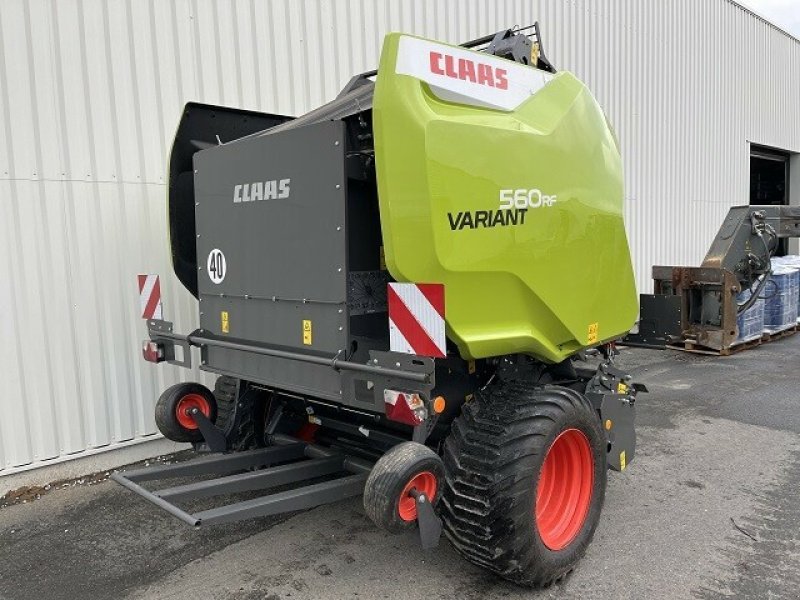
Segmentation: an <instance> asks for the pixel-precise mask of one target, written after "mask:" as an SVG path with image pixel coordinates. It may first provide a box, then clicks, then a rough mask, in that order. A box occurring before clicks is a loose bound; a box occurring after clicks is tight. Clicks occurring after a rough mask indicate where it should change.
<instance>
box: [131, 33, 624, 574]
mask: <svg viewBox="0 0 800 600" xmlns="http://www.w3.org/2000/svg"><path fill="white" fill-rule="evenodd" d="M622 203H623V189H622V171H621V160H620V153H619V148H618V145H617V141H616V139H615V136H614V134H613V132H612V129H611V127H610V126H609V124H608V122H607V120H606V117H605V115H604V113H603V111H602V110H601V108H600V107H599V106H598V104H597V102H596V100H595V98H594V97H593V96H592V94H591V93H590V91H589V90H588V89H587V88H586V86H585V85H584V84H582V83H581V82H580V81H579V80H578V79H577V78H575V77H574V76H573V75H572V74H570V73H568V72H556V70H555V69H554V68H553V66H552V65H551V64H550V63H549V61H548V60H547V59H546V58H545V56H544V54H543V52H542V49H541V44H540V40H539V32H538V26H536V25H534V26H531V27H530V28H524V29H521V30H520V29H517V30H508V31H502V32H499V33H497V34H495V35H491V36H487V37H485V38H481V39H479V40H474V41H473V42H470V43H468V44H464V45H462V46H451V45H447V44H443V43H440V42H434V41H430V40H425V39H422V38H418V37H414V36H409V35H402V34H389V35H387V36H386V39H385V41H384V46H383V51H382V55H381V60H380V65H379V68H378V69H377V71H376V72H372V73H365V74H362V75H358V76H356V77H353V79H352V80H351V81H350V82H349V83H348V84H347V86H346V87H345V89H343V90H342V92H341V93H340V94H339V96H338V97H337V98H336V99H335V100H333V101H332V102H330V103H328V104H325V105H324V106H322V107H320V108H318V109H316V110H313V111H311V112H310V113H307V114H305V115H303V116H300V117H297V118H290V117H285V116H281V115H271V114H263V113H255V112H248V111H241V110H236V109H230V108H223V107H215V106H208V105H200V104H194V103H193V104H189V105H187V106H186V109H185V111H184V115H183V118H182V120H181V124H180V126H179V128H178V132H177V135H176V138H175V143H174V146H173V150H172V156H171V160H170V182H169V196H168V204H169V226H170V246H171V252H172V257H173V265H174V268H175V273H176V275H177V277H178V279H179V280H180V281H181V283H182V284H183V285H184V286H185V287H186V288H187V289H188V290H189V291H190V292H191V293H192V294H193V295H194V296H195V297H196V298H197V299H198V306H199V318H200V327H199V328H198V329H196V330H195V331H193V332H192V333H189V334H179V333H176V332H174V331H173V327H172V323H170V322H168V321H163V320H151V321H149V322H148V331H149V339H148V340H147V341H146V342H145V344H144V354H145V358H147V359H148V360H151V361H153V362H162V361H167V362H171V363H173V364H181V365H183V366H190V365H191V357H192V354H191V348H192V347H198V348H199V349H200V367H201V369H203V370H205V371H208V372H210V373H213V374H216V376H217V381H216V387H215V389H214V391H213V392H212V391H211V390H209V389H207V388H205V387H204V386H202V385H200V384H197V383H186V384H178V385H176V386H173V387H170V388H169V389H168V390H166V391H165V392H164V394H163V395H162V396H161V398H160V399H159V401H158V404H157V407H156V421H157V424H158V427H159V429H160V430H161V432H162V433H163V434H164V435H165V436H166V437H168V438H170V439H173V440H176V441H189V442H193V443H194V444H195V447H196V448H197V450H199V451H206V452H210V453H209V454H208V455H206V456H204V457H202V458H200V459H197V461H189V462H188V463H186V464H179V465H169V466H167V467H164V466H160V467H157V468H156V469H155V471H154V470H153V468H150V470H147V469H144V470H140V471H135V472H132V473H118V474H116V475H115V479H117V481H119V482H120V483H122V484H123V485H126V486H127V487H129V488H130V489H132V490H134V491H136V492H137V493H139V494H141V495H143V496H144V497H145V498H147V499H149V500H151V501H153V502H154V503H156V504H158V505H159V506H161V507H162V508H165V509H166V510H168V511H169V512H171V513H172V514H174V515H175V516H177V517H179V518H181V519H183V520H185V521H187V522H189V523H193V524H195V525H199V524H201V523H224V522H228V521H232V520H234V519H239V518H245V517H252V516H258V515H265V514H275V513H277V512H285V511H290V510H297V509H300V508H309V507H312V506H317V505H320V504H324V503H326V502H332V501H335V500H339V499H341V498H346V497H350V496H357V495H359V494H362V493H363V502H364V508H365V511H366V514H367V515H368V516H369V517H370V518H371V519H372V520H373V521H374V522H375V523H376V525H378V526H379V527H382V528H384V529H386V530H387V531H392V532H402V531H406V530H408V529H410V528H414V527H416V528H418V529H419V532H420V535H421V539H422V544H423V546H424V547H426V548H428V547H432V546H435V544H436V543H437V541H438V539H439V533H440V532H441V531H443V532H444V534H445V535H446V537H447V539H448V540H449V541H450V543H451V544H452V545H453V546H454V547H455V548H456V549H457V550H458V552H459V553H460V554H461V555H462V556H464V557H465V558H466V559H467V560H469V561H471V562H473V563H475V564H478V565H480V566H482V567H485V568H487V569H489V570H491V571H494V572H496V573H499V574H500V575H502V576H503V577H506V578H508V579H510V580H512V581H515V582H518V583H521V584H526V585H533V586H544V585H549V584H550V583H552V582H554V581H557V580H559V579H560V578H562V577H564V576H565V575H566V574H567V573H568V572H569V571H570V570H571V569H572V568H573V567H574V565H575V563H576V561H577V560H578V559H579V558H580V557H581V556H582V555H583V553H584V552H585V550H586V547H587V546H588V544H589V543H590V541H591V539H592V536H593V534H594V531H595V528H596V526H597V523H598V520H599V518H600V513H601V509H602V506H603V500H604V496H605V488H606V473H607V469H608V468H609V467H610V468H613V469H616V470H622V469H625V467H626V466H627V464H628V463H630V461H631V460H632V459H633V453H634V450H635V432H634V402H635V395H636V391H637V389H639V386H635V385H634V384H632V383H631V377H630V376H629V375H627V374H626V373H625V372H623V371H621V370H620V369H618V368H617V366H615V364H614V362H613V359H614V356H615V354H616V351H615V348H614V343H613V342H614V340H615V339H618V338H619V337H621V336H622V335H624V334H625V333H626V332H627V331H628V329H629V328H630V327H631V325H632V324H633V322H634V320H635V318H636V314H637V298H636V294H635V286H634V282H633V275H632V268H631V260H630V255H629V250H628V243H627V238H626V234H625V228H624V223H623V206H622ZM207 474H214V475H216V476H217V477H216V478H214V479H210V480H206V479H203V480H200V481H198V482H196V483H189V484H182V485H179V486H173V487H171V488H166V489H163V488H162V489H160V490H159V491H158V492H150V491H148V490H146V489H145V488H144V487H143V486H142V485H141V482H144V481H149V480H155V479H161V478H169V477H186V476H195V475H207ZM276 487H278V490H279V491H274V488H276ZM252 490H272V491H271V492H270V493H269V494H266V495H264V496H262V497H260V498H257V499H248V500H244V501H240V502H234V503H233V504H228V505H226V506H222V507H219V508H214V509H206V510H204V511H201V512H196V513H192V512H190V510H189V509H184V508H179V507H178V506H177V504H178V502H191V501H193V500H195V499H197V498H201V497H208V496H219V495H223V494H230V493H238V492H245V491H252Z"/></svg>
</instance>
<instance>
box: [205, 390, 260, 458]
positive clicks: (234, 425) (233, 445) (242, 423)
mask: <svg viewBox="0 0 800 600" xmlns="http://www.w3.org/2000/svg"><path fill="white" fill-rule="evenodd" d="M240 385H241V380H239V379H237V378H236V377H230V376H228V375H222V376H220V377H218V378H217V381H216V383H215V384H214V397H215V398H216V400H217V407H218V408H217V411H218V412H217V421H216V426H217V427H219V428H220V429H221V430H222V431H224V432H225V437H226V438H227V440H228V448H229V450H232V451H241V450H251V449H253V448H258V447H260V446H263V445H264V444H263V423H262V422H263V416H264V415H263V409H264V406H263V404H264V402H263V400H264V399H263V394H259V393H258V392H256V391H255V390H252V389H250V390H246V391H244V392H243V393H242V392H241V390H240ZM237 403H238V404H239V405H238V406H237Z"/></svg>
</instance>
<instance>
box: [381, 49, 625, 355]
mask: <svg viewBox="0 0 800 600" xmlns="http://www.w3.org/2000/svg"><path fill="white" fill-rule="evenodd" d="M403 39H411V40H418V41H421V42H423V43H425V44H435V49H436V48H438V50H437V51H436V56H435V57H434V56H433V52H431V54H432V56H431V57H430V64H431V69H433V70H434V71H435V72H436V73H437V74H438V73H442V72H444V73H445V74H446V75H448V76H450V77H452V78H453V79H455V78H457V77H460V78H461V79H462V80H463V79H465V78H466V79H468V80H469V79H471V78H474V76H475V73H474V69H473V67H475V66H477V67H478V68H482V67H481V66H480V65H484V64H489V65H490V67H491V68H495V69H496V68H498V67H497V65H501V66H502V65H510V66H509V67H508V68H509V70H510V69H511V68H512V67H513V69H516V70H517V71H515V72H517V73H518V69H528V70H530V71H533V72H535V74H536V76H540V77H541V78H542V79H543V80H544V81H545V83H544V84H543V85H542V86H541V87H540V88H538V91H535V93H533V94H532V95H526V97H525V99H524V100H523V101H522V102H521V103H520V104H518V105H517V106H515V107H513V108H507V107H506V108H503V109H498V108H497V107H485V106H475V105H469V104H466V103H464V102H463V97H462V98H461V99H459V98H455V99H454V98H453V96H452V95H450V96H448V94H446V93H443V92H442V91H441V89H440V88H438V87H437V86H432V85H431V84H430V83H429V82H428V83H426V82H425V81H423V80H422V79H420V78H417V77H415V76H412V75H408V74H403V73H398V72H397V71H398V70H400V69H398V68H397V66H398V56H399V53H400V52H401V49H402V48H405V47H406V46H404V45H403V44H404V42H403V41H402V40H403ZM406 44H409V42H406ZM431 47H433V46H431ZM422 50H423V51H426V52H427V50H426V49H425V48H424V47H423V48H422ZM448 52H451V53H452V54H453V55H454V56H455V58H453V59H452V60H453V61H454V62H446V60H449V59H443V58H442V56H443V55H447V54H448ZM467 54H468V55H469V56H473V57H474V61H475V63H474V64H473V65H472V67H469V65H467V64H466V63H463V62H462V63H460V64H459V62H458V57H464V56H466V55H467ZM422 58H423V60H422V62H421V63H420V64H422V65H423V66H424V64H425V63H424V60H427V55H426V56H423V57H422ZM498 61H499V62H498ZM468 62H469V59H467V63H468ZM465 65H466V67H465ZM459 66H460V67H461V70H460V71H459V70H458V67H459ZM465 69H466V70H465ZM522 75H525V73H522ZM494 76H495V77H496V78H498V79H497V80H496V81H495V82H494V83H495V86H496V87H500V85H501V84H502V78H503V76H502V75H499V74H498V72H497V71H495V72H494ZM508 77H509V80H511V75H510V74H509V76H508ZM468 83H471V82H468ZM476 85H477V83H476ZM506 85H508V88H513V87H514V85H515V83H514V81H511V83H510V84H506ZM483 86H484V87H486V86H487V81H486V77H484V78H483ZM502 91H503V90H497V89H495V90H490V92H491V93H492V94H498V93H500V92H502ZM443 98H446V99H443ZM373 126H374V131H375V159H376V169H377V176H378V196H379V203H380V216H381V227H382V233H383V241H384V253H385V258H386V265H387V268H388V269H389V272H390V273H391V275H392V277H394V278H395V279H396V280H397V281H404V282H416V283H443V284H444V286H445V302H446V322H447V334H448V337H449V338H450V339H451V340H453V341H454V342H455V343H456V344H457V345H458V348H459V351H460V352H461V354H462V356H463V357H464V358H483V357H490V356H499V355H504V354H511V353H525V354H529V355H532V356H534V357H537V358H539V359H541V360H544V361H547V362H559V361H561V360H563V359H565V358H566V357H568V356H569V355H571V354H574V353H575V352H576V351H578V350H580V349H582V348H585V347H588V346H594V345H597V344H599V343H602V342H603V341H605V340H610V339H614V338H617V337H619V336H621V335H623V334H625V333H626V332H627V331H628V330H629V329H630V328H631V326H632V325H633V323H634V320H635V318H636V315H637V313H638V302H637V296H636V288H635V283H634V278H633V270H632V267H631V259H630V251H629V248H628V241H627V237H626V234H625V226H624V222H623V178H622V165H621V160H620V153H619V149H618V146H617V143H616V140H615V137H614V134H613V133H612V131H611V129H610V127H609V125H608V123H607V121H606V118H605V115H604V114H603V111H602V110H601V108H600V107H599V105H598V104H597V101H596V100H595V98H594V97H593V96H592V94H591V93H590V92H589V90H588V89H587V88H586V86H585V85H583V84H582V83H581V82H580V81H579V80H578V79H577V78H575V77H574V76H573V75H572V74H570V73H567V72H560V73H558V74H556V75H550V74H544V73H543V72H541V71H537V70H535V69H534V68H533V67H524V66H522V65H518V64H515V63H511V62H509V61H504V60H503V59H499V58H496V57H490V56H487V55H486V54H482V53H477V52H470V51H466V50H464V49H461V48H455V47H451V46H446V45H443V44H438V43H434V42H427V41H424V40H419V38H413V37H411V36H405V35H401V34H390V35H388V36H387V37H386V39H385V42H384V47H383V52H382V55H381V62H380V67H379V70H378V76H377V80H376V87H375V96H374V103H373ZM553 197H555V198H553ZM548 204H549V205H548ZM509 205H510V207H509ZM523 206H524V207H525V208H524V209H523V210H522V211H521V210H519V208H520V207H523ZM503 207H509V208H503Z"/></svg>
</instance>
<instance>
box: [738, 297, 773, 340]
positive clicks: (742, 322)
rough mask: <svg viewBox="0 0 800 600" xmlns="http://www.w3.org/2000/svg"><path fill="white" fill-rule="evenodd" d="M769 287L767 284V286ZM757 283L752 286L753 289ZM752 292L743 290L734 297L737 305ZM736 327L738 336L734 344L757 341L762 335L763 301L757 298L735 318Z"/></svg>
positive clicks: (746, 299)
mask: <svg viewBox="0 0 800 600" xmlns="http://www.w3.org/2000/svg"><path fill="white" fill-rule="evenodd" d="M768 285H769V284H768ZM757 286H758V283H755V284H753V288H754V289H755V288H756V287H757ZM752 294H753V292H752V291H751V290H744V291H742V292H740V293H739V294H738V295H737V296H736V302H737V304H744V303H745V302H747V301H748V300H749V299H750V296H752ZM736 327H737V328H738V330H739V335H738V336H736V342H735V343H737V344H738V343H742V342H749V341H750V340H757V339H759V338H760V337H761V336H762V334H763V333H764V299H763V298H758V299H757V300H756V301H755V302H753V305H752V306H751V307H750V308H748V309H747V310H746V311H744V312H743V313H741V314H740V315H739V316H738V317H736Z"/></svg>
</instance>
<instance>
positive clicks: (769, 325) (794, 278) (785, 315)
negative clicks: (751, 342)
mask: <svg viewBox="0 0 800 600" xmlns="http://www.w3.org/2000/svg"><path fill="white" fill-rule="evenodd" d="M776 262H778V264H774V263H773V268H772V274H771V275H770V281H769V282H768V283H767V285H766V286H764V290H763V292H762V295H763V296H764V338H765V340H766V341H768V340H772V339H774V338H775V337H776V336H780V337H784V336H785V335H786V334H787V333H793V332H794V331H795V330H796V328H797V305H798V294H799V293H800V289H799V288H800V271H798V270H797V269H795V268H792V267H789V266H786V265H785V264H781V263H782V262H783V261H776Z"/></svg>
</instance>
